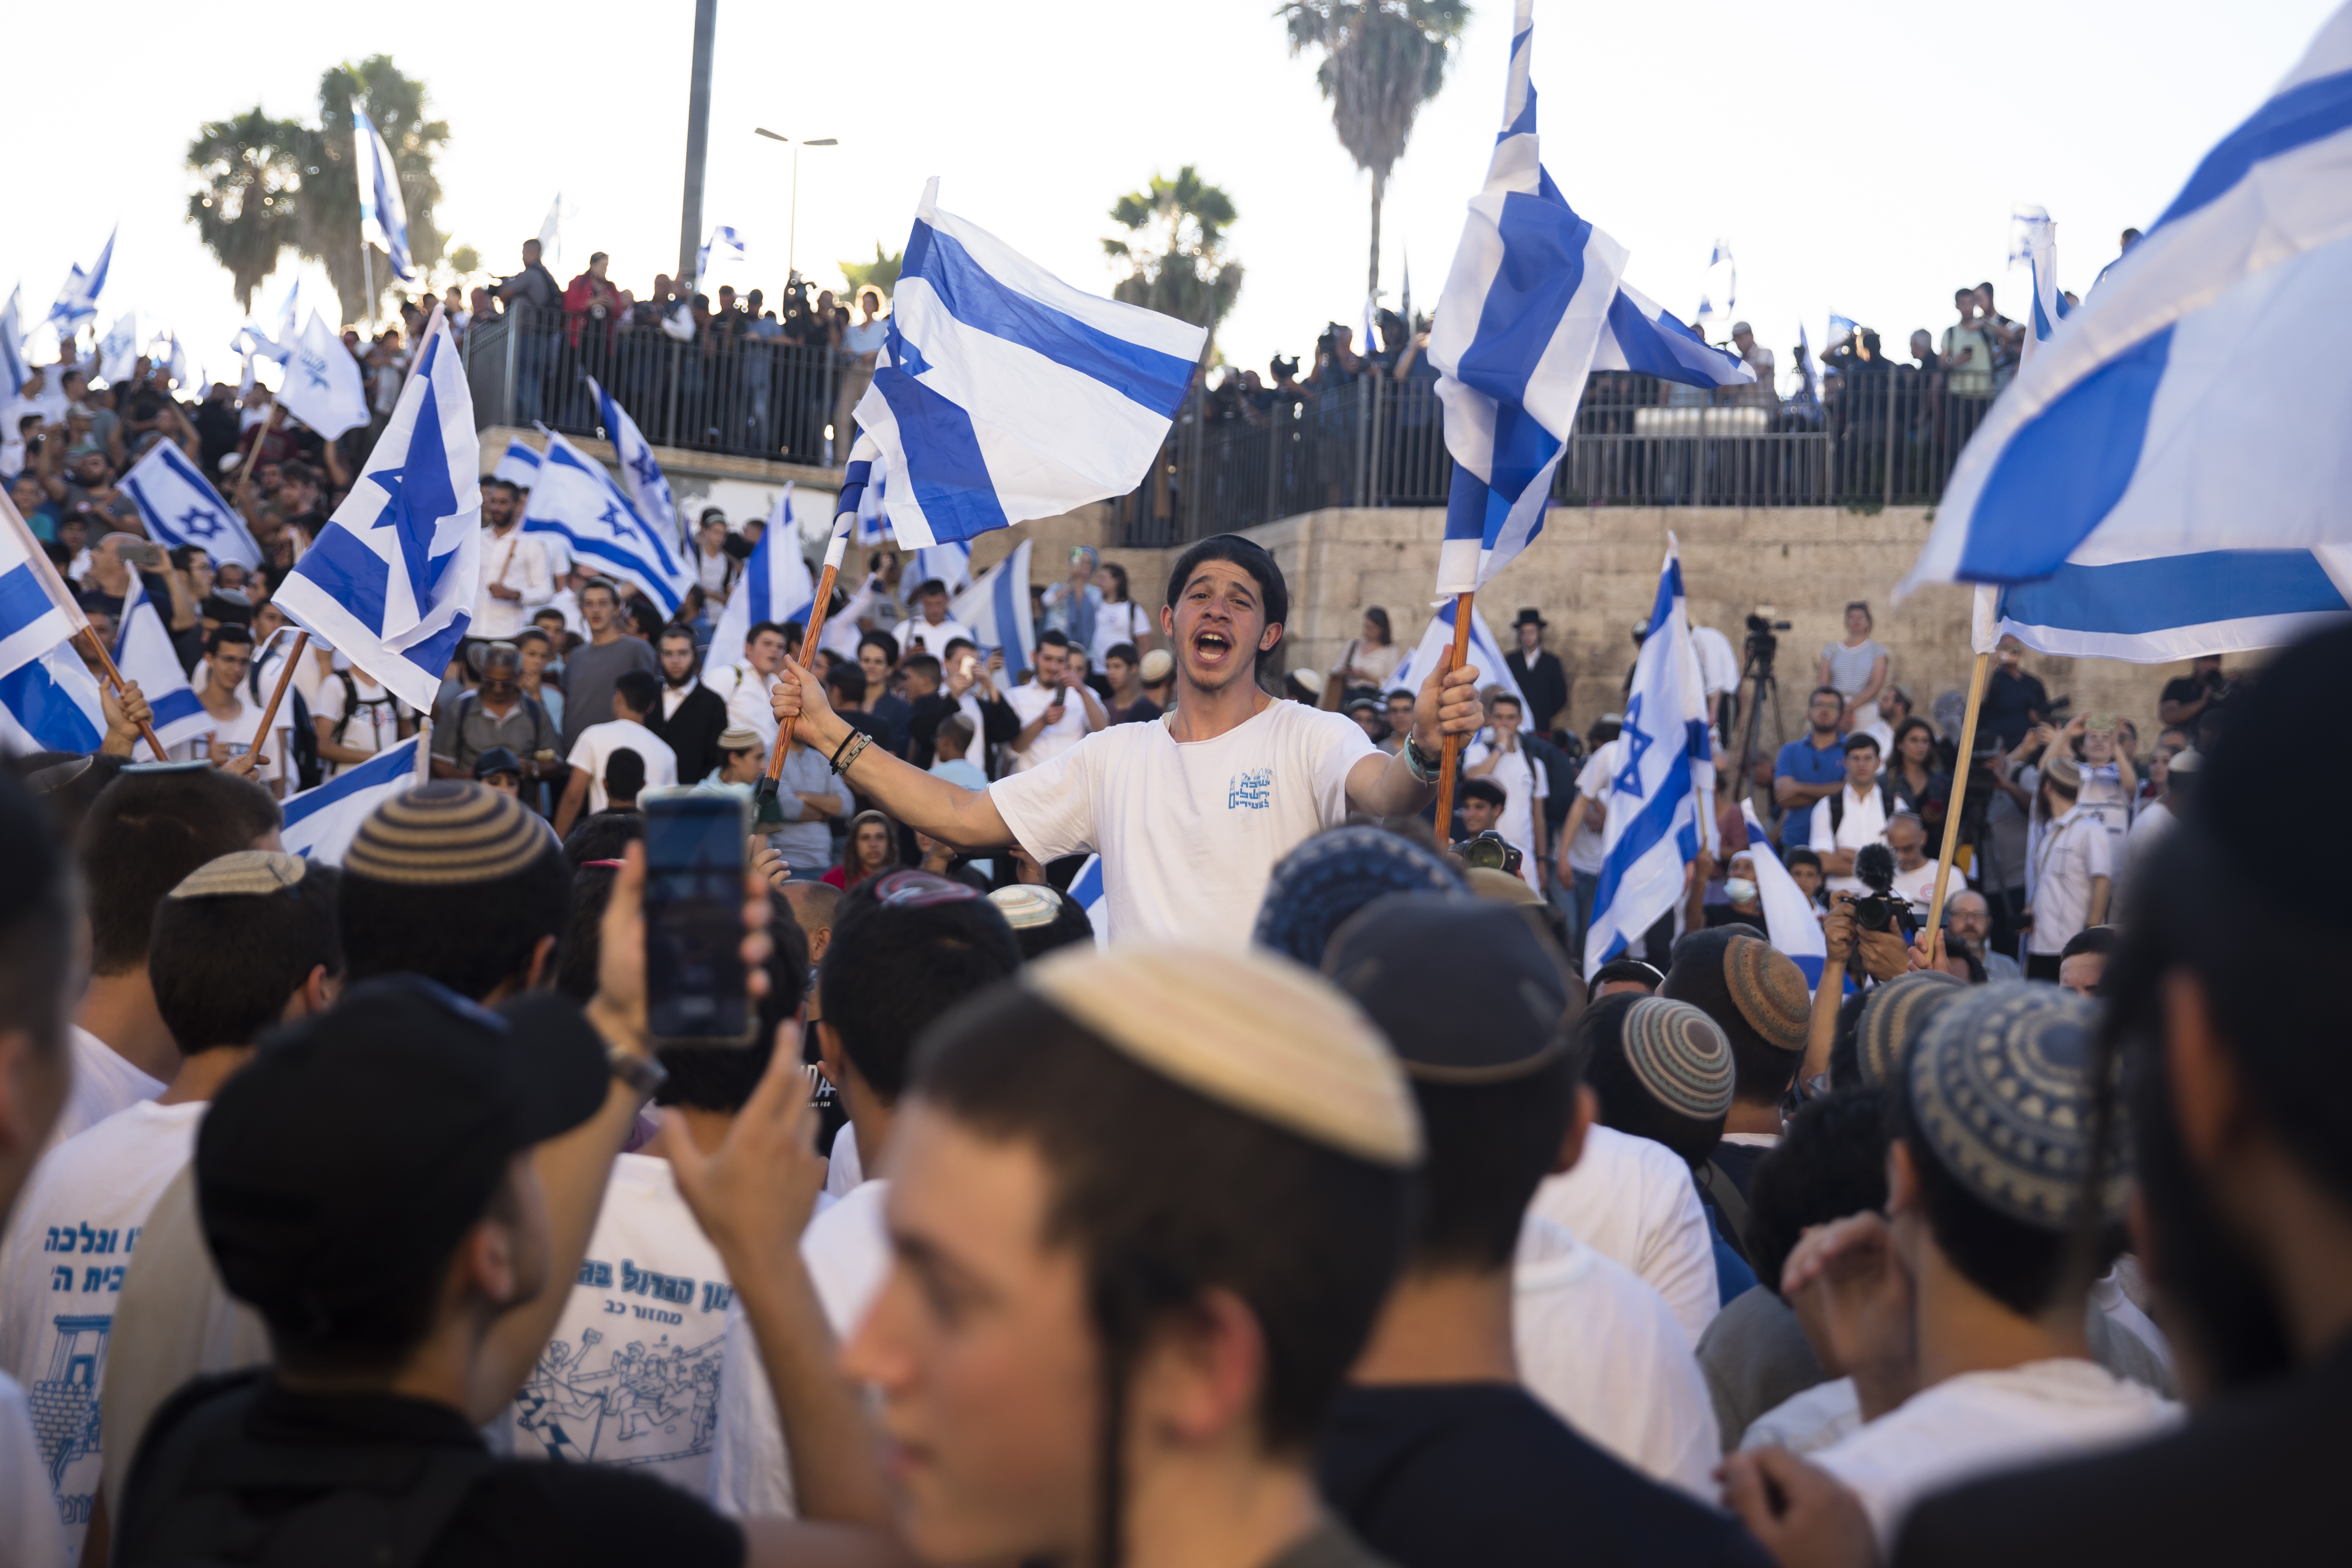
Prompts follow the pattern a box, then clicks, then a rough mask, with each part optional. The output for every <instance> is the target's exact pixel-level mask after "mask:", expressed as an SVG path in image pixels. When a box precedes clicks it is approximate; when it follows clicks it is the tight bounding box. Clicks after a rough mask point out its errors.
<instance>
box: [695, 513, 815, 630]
mask: <svg viewBox="0 0 2352 1568" xmlns="http://www.w3.org/2000/svg"><path fill="white" fill-rule="evenodd" d="M777 504H778V506H779V507H780V508H781V507H782V505H783V502H782V500H779V501H778V503H777ZM815 607H816V584H815V583H814V581H813V580H812V579H811V578H810V576H809V568H808V558H807V557H806V556H804V555H803V554H802V553H801V539H800V531H799V530H798V529H797V528H794V527H793V525H792V524H790V523H789V522H787V523H783V524H782V525H779V523H778V522H777V521H775V520H774V519H772V518H771V519H770V520H769V523H768V526H767V527H766V528H765V529H763V530H761V533H760V542H759V543H757V544H755V545H753V546H751V559H750V560H749V561H746V562H745V563H743V576H742V579H741V580H740V582H738V583H737V584H735V591H734V592H733V593H732V594H730V595H727V607H726V608H725V609H723V610H721V611H719V621H718V624H717V625H716V626H714V627H713V629H712V631H711V634H710V647H711V649H712V654H713V658H714V659H715V660H716V661H719V662H724V661H726V660H729V659H732V658H735V657H737V655H738V654H739V653H740V651H741V650H742V647H743V639H744V638H745V637H749V636H750V635H751V628H752V627H753V626H758V625H759V624H760V623H761V621H773V622H775V623H776V625H778V626H782V625H783V624H784V623H785V622H786V621H798V622H800V623H801V625H802V626H807V625H808V618H809V612H810V611H811V610H813V609H814V608H815Z"/></svg>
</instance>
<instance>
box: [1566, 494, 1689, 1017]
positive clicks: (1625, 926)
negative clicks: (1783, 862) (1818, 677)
mask: <svg viewBox="0 0 2352 1568" xmlns="http://www.w3.org/2000/svg"><path fill="white" fill-rule="evenodd" d="M1662 631H1663V634H1664V635H1661V632H1662ZM1618 739H1619V740H1620V741H1621V742H1623V744H1622V746H1621V747H1620V748H1619V760H1620V763H1622V765H1621V766H1620V768H1619V770H1618V772H1617V774H1616V776H1615V777H1614V778H1613V779H1612V780H1611V781H1610V785H1609V795H1608V797H1607V799H1606V801H1605V803H1604V804H1605V805H1607V806H1608V808H1609V824H1608V826H1607V827H1605V828H1604V829H1603V830H1602V832H1601V847H1602V854H1603V861H1602V865H1601V882H1600V886H1599V887H1598V888H1597V889H1595V890H1594V892H1593V895H1592V927H1591V931H1589V932H1588V933H1587V935H1586V937H1585V942H1584V973H1585V974H1586V976H1587V977H1588V978H1590V977H1591V973H1592V972H1593V971H1594V970H1596V969H1599V968H1600V967H1601V965H1602V964H1604V963H1608V962H1609V961H1610V960H1611V959H1612V958H1614V957H1616V956H1617V954H1619V953H1620V952H1623V951H1624V950H1625V949H1626V948H1628V947H1630V946H1631V945H1633V943H1634V942H1639V941H1640V940H1641V939H1642V936H1643V933H1644V932H1646V931H1648V930H1649V929H1650V928H1651V927H1652V926H1653V925H1655V924H1656V923H1657V922H1658V920H1659V918H1660V917H1661V916H1663V915H1666V914H1669V913H1671V912H1672V911H1673V910H1674V908H1675V905H1676V904H1678V903H1680V902H1681V901H1682V899H1683V893H1684V887H1683V882H1684V877H1685V867H1687V866H1688V865H1689V864H1690V863H1691V862H1692V861H1693V860H1696V859H1697V858H1698V852H1699V847H1700V846H1701V845H1702V844H1707V843H1711V842H1713V841H1714V840H1715V812H1714V809H1713V802H1714V799H1715V748H1714V744H1713V742H1712V741H1711V740H1710V739H1709V737H1708V735H1707V729H1706V698H1705V697H1704V696H1702V695H1701V693H1700V680H1699V670H1698V655H1697V654H1696V652H1695V651H1694V650H1693V649H1692V647H1691V640H1690V621H1689V618H1688V616H1687V615H1686V613H1685V608H1684V605H1683V569H1682V561H1681V558H1680V556H1679V554H1678V553H1677V546H1676V545H1675V542H1674V536H1673V535H1672V534H1669V535H1667V542H1666V564H1665V569H1664V571H1663V572H1661V573H1660V574H1659V575H1658V599H1657V603H1656V605H1654V607H1653V608H1652V609H1651V611H1650V635H1649V636H1648V637H1646V638H1644V639H1643V643H1642V651H1641V654H1640V656H1639V657H1638V658H1635V659H1634V661H1633V696H1632V697H1631V698H1630V699H1629V700H1627V701H1626V704H1625V726H1624V728H1623V729H1622V731H1619V733H1618Z"/></svg>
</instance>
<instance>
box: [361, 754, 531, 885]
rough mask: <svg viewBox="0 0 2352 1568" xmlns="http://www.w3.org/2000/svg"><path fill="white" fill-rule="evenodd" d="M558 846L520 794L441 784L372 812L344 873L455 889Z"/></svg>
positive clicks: (507, 872) (507, 871)
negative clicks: (515, 795) (520, 797)
mask: <svg viewBox="0 0 2352 1568" xmlns="http://www.w3.org/2000/svg"><path fill="white" fill-rule="evenodd" d="M553 847H555V835H554V832H553V830H551V828H550V827H549V826H547V822H546V820H545V819H544V818H543V817H541V816H539V815H538V814H537V813H536V812H534V811H532V810H531V809H530V807H529V806H527V805H523V804H522V802H520V800H518V799H516V798H515V797H514V796H513V795H501V794H499V792H498V791H497V790H494V789H486V788H484V787H483V786H482V785H480V784H467V783H466V782H464V781H462V780H458V779H436V780H434V781H433V782H432V783H431V784H419V785H418V786H417V787H416V788H415V789H412V790H406V791H404V792H403V793H401V794H399V795H394V796H393V797H392V798H391V799H390V800H387V801H385V802H384V803H383V805H379V806H377V807H376V808H375V809H374V810H373V811H372V812H370V813H369V814H368V816H367V820H366V821H364V822H362V823H361V824H360V830H359V832H358V834H357V835H356V836H354V837H352V845H351V847H350V848H349V849H346V850H345V851H343V870H344V872H345V874H347V875H355V876H361V877H372V878H373V879H376V880H377V881H380V882H399V883H404V884H405V885H407V886H409V887H456V886H462V885H465V884H467V883H473V882H490V881H496V880H497V879H499V878H500V877H510V876H512V875H514V874H515V873H516V872H517V871H520V870H521V869H522V868H524V867H526V866H528V865H530V863H531V862H532V861H534V860H536V859H538V858H540V857H541V855H544V854H546V853H547V851H548V850H550V849H551V848H553Z"/></svg>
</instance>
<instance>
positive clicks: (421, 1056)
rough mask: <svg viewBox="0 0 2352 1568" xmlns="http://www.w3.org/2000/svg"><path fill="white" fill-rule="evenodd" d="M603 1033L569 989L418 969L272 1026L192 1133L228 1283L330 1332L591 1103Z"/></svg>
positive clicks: (425, 1260) (408, 1271)
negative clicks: (449, 980)
mask: <svg viewBox="0 0 2352 1568" xmlns="http://www.w3.org/2000/svg"><path fill="white" fill-rule="evenodd" d="M610 1087H611V1069H610V1068H609V1067H608V1066H607V1064H606V1062H605V1058H604V1042H603V1040H602V1038H601V1037H599V1036H598V1035H597V1034H596V1032H595V1030H593V1028H591V1027H590V1026H589V1025H588V1023H587V1021H586V1020H585V1019H584V1018H583V1017H582V1016H581V1013H580V1007H579V1005H578V1004H577V1003H574V1002H572V1000H571V999H569V998H568V997H564V996H561V995H556V994H538V995H532V996H528V997H523V998H520V999H519V1000H517V1001H515V1002H512V1003H509V1004H508V1005H504V1006H502V1007H500V1008H499V1009H498V1010H496V1011H493V1010H491V1009H489V1008H487V1007H483V1006H480V1005H477V1004H476V1003H473V1002H470V1001H467V999H466V998H465V997H462V996H460V995H458V994H457V993H456V992H454V991H451V990H449V989H448V988H447V987H446V986H443V985H440V984H436V983H434V982H433V981H430V980H427V979H425V978H424V977H423V976H421V975H415V974H394V975H387V976H385V977H383V978H382V979H378V980H371V981H368V982H366V983H364V984H359V985H354V986H352V988H351V989H350V990H348V991H346V992H344V993H343V994H342V996H341V999H340V1000H339V1001H337V1003H336V1004H335V1005H334V1006H332V1007H331V1008H329V1009H328V1010H327V1011H326V1012H324V1013H321V1014H319V1015H317V1016H313V1017H311V1018H308V1019H305V1020H304V1021H303V1022H301V1023H299V1024H296V1025H294V1026H291V1027H289V1028H287V1029H283V1030H280V1031H278V1033H277V1034H275V1035H273V1036H271V1037H268V1038H267V1039H266V1040H265V1041H264V1042H263V1044H262V1047H261V1049H260V1050H259V1051H258V1052H257V1054H256V1055H255V1057H254V1059H253V1060H252V1061H251V1062H249V1063H247V1065H246V1067H245V1068H244V1069H243V1070H241V1071H240V1072H238V1073H237V1074H236V1077H234V1078H232V1079H229V1081H228V1082H227V1083H226V1085H224V1086H223V1088H222V1089H221V1092H220V1094H219V1095H218V1097H217V1098H215V1100H214V1101H213V1107H212V1110H210V1111H209V1112H207V1113H206V1115H205V1120H204V1125H203V1127H202V1129H201V1130H200V1131H198V1133H197V1135H196V1155H195V1169H196V1203H197V1212H198V1214H199V1215H200V1217H201V1219H202V1221H203V1224H204V1227H205V1239H206V1240H207V1241H208V1242H209V1243H210V1244H211V1246H212V1250H213V1257H214V1258H215V1261H216V1262H217V1263H218V1264H219V1265H220V1271H221V1279H223V1281H224V1282H226V1285H227V1286H228V1289H229V1292H230V1293H231V1294H232V1295H234V1296H236V1297H237V1298H238V1299H239V1300H245V1301H247V1302H250V1303H251V1304H252V1305H253V1306H255V1307H256V1308H257V1309H259V1310H260V1311H261V1313H262V1315H263V1317H265V1318H267V1319H268V1320H269V1321H271V1322H272V1323H281V1322H299V1323H301V1324H303V1325H304V1326H305V1331H306V1332H307V1333H310V1334H316V1333H318V1332H319V1331H321V1330H324V1331H326V1332H327V1333H328V1334H329V1335H330V1336H331V1333H332V1331H333V1326H334V1323H335V1321H336V1318H337V1316H338V1314H339V1313H349V1312H356V1311H359V1310H363V1309H364V1308H366V1307H367V1306H368V1305H369V1304H371V1303H373V1302H374V1301H376V1300H380V1299H381V1297H382V1296H383V1294H384V1293H386V1292H387V1291H391V1290H395V1289H401V1288H403V1287H404V1286H405V1285H407V1284H409V1283H410V1282H412V1281H414V1280H415V1279H416V1278H417V1277H418V1275H419V1272H420V1271H423V1272H431V1271H434V1270H437V1269H439V1268H442V1267H444V1266H445V1265H446V1263H447V1261H448V1259H449V1258H450V1256H451V1254H452V1253H453V1252H454V1251H455V1250H456V1248H457V1243H458V1241H459V1240H460V1239H461V1238H463V1237H464V1236H465V1234H466V1232H467V1229H468V1228H469V1227H470V1226H473V1225H474V1224H475V1223H476V1222H477V1221H478V1220H479V1219H480V1218H481V1217H482V1215H484V1214H485V1213H486V1212H487V1211H488V1207H489V1205H490V1201H491V1199H492V1197H493V1196H494V1195H495V1194H497V1192H498V1190H499V1184H500V1183H501V1182H503V1181H504V1180H505V1179H506V1172H507V1164H508V1162H509V1160H510V1159H511V1158H512V1157H513V1156H514V1155H515V1154H517V1153H519V1152H521V1151H523V1150H525V1149H528V1148H530V1147H531V1146H532V1145H533V1144H535V1143H540V1142H545V1141H546V1140H548V1139H550V1138H553V1137H555V1136H557V1135H558V1134H560V1133H563V1132H568V1131H571V1130H572V1128H574V1127H577V1126H579V1125H580V1124H581V1123H582V1122H583V1121H587V1120H588V1119H589V1118H590V1117H592V1116H593V1115H594V1114H595V1113H596V1112H597V1110H599V1109H601V1108H602V1107H603V1105H604V1101H605V1098H606V1096H607V1094H608V1093H609V1091H610Z"/></svg>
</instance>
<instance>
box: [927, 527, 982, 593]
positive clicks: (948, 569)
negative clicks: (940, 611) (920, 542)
mask: <svg viewBox="0 0 2352 1568" xmlns="http://www.w3.org/2000/svg"><path fill="white" fill-rule="evenodd" d="M914 580H915V582H916V583H917V584H924V583H929V582H932V581H934V580H937V581H939V582H941V583H944V584H947V589H948V592H949V593H950V595H954V594H961V593H962V592H963V591H964V590H965V589H966V588H969V587H971V541H970V540H968V539H959V540H956V541H954V542H951V543H947V544H934V545H932V546H931V547H930V548H929V549H928V550H918V551H916V552H915V578H914Z"/></svg>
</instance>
